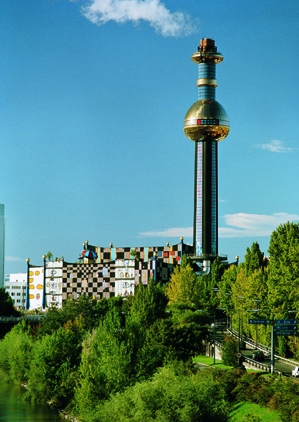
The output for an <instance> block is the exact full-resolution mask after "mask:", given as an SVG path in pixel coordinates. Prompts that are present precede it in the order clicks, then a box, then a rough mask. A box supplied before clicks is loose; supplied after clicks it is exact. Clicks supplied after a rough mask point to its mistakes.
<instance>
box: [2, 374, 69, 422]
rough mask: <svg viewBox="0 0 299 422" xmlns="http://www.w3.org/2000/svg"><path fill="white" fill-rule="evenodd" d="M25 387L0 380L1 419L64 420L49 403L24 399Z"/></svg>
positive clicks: (11, 421) (10, 421) (25, 421)
mask: <svg viewBox="0 0 299 422" xmlns="http://www.w3.org/2000/svg"><path fill="white" fill-rule="evenodd" d="M24 391H25V389H24V388H22V387H18V386H15V385H13V384H11V383H8V382H5V381H1V380H0V421H1V422H2V421H5V422H47V421H49V422H50V421H51V422H58V421H59V422H62V421H63V419H62V418H61V417H60V416H59V415H58V414H57V413H55V411H54V410H53V409H52V408H51V407H50V406H48V405H42V404H36V403H31V402H27V401H25V400H23V398H22V394H23V393H24Z"/></svg>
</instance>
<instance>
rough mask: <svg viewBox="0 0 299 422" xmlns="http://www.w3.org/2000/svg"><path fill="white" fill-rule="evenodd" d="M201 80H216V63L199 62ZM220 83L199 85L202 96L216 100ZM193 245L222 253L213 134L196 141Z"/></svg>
mask: <svg viewBox="0 0 299 422" xmlns="http://www.w3.org/2000/svg"><path fill="white" fill-rule="evenodd" d="M198 77H199V81H200V80H216V64H215V63H209V62H208V63H199V65H198ZM215 92H216V87H215V86H211V85H199V87H198V99H199V100H206V99H209V100H214V99H215ZM194 180H195V184H194V225H193V245H195V255H196V256H199V255H212V256H216V255H218V201H217V198H218V175H217V142H216V141H215V140H213V139H212V138H205V139H204V140H203V141H196V142H195V178H194Z"/></svg>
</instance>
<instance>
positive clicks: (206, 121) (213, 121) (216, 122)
mask: <svg viewBox="0 0 299 422" xmlns="http://www.w3.org/2000/svg"><path fill="white" fill-rule="evenodd" d="M197 124H198V125H219V120H218V119H197Z"/></svg>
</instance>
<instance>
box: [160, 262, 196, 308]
mask: <svg viewBox="0 0 299 422" xmlns="http://www.w3.org/2000/svg"><path fill="white" fill-rule="evenodd" d="M196 281H197V277H196V274H195V273H194V271H193V269H192V267H191V265H190V264H189V263H188V261H187V257H186V255H183V258H182V262H181V265H180V266H177V267H175V269H174V272H173V273H172V274H171V276H170V282H169V283H168V285H167V287H166V294H167V296H168V298H169V304H173V303H184V304H194V303H195V302H196V301H197V297H198V290H197V289H198V287H199V286H198V284H197V283H196Z"/></svg>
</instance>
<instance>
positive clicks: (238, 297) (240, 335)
mask: <svg viewBox="0 0 299 422" xmlns="http://www.w3.org/2000/svg"><path fill="white" fill-rule="evenodd" d="M237 299H246V297H244V296H237ZM238 312H239V352H240V338H242V340H243V314H242V318H241V322H242V324H241V334H240V313H241V312H243V309H242V310H238Z"/></svg>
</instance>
